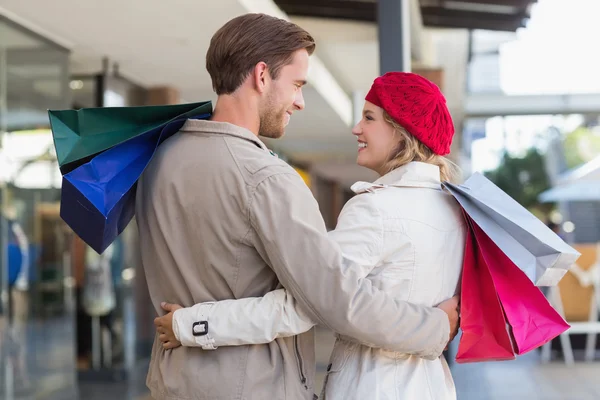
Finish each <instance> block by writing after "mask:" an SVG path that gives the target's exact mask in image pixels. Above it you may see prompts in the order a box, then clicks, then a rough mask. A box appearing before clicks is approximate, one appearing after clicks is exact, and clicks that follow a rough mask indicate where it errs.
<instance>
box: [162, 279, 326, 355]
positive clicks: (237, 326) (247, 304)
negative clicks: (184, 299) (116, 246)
mask: <svg viewBox="0 0 600 400" xmlns="http://www.w3.org/2000/svg"><path fill="white" fill-rule="evenodd" d="M170 314H171V313H170ZM169 318H170V316H169V314H168V315H166V316H164V317H161V318H157V321H159V323H158V324H157V328H158V330H159V332H160V329H161V327H162V328H163V329H167V327H168V321H167V320H168V319H169ZM172 318H173V322H172V333H173V335H174V337H175V338H176V340H177V341H179V342H180V343H181V344H182V345H183V346H195V347H202V348H203V349H205V350H212V349H215V348H217V347H219V346H239V345H245V344H261V343H269V342H272V341H273V340H275V339H276V338H279V337H286V336H294V335H298V334H300V333H304V332H306V331H308V330H310V329H311V328H312V327H313V326H314V325H315V323H314V322H313V321H311V320H310V318H309V317H308V316H307V315H306V313H305V312H303V311H302V309H301V308H300V307H299V306H298V304H297V303H296V301H295V300H294V298H293V297H292V296H291V295H290V294H289V292H288V291H287V290H285V289H278V290H274V291H272V292H269V293H267V294H266V295H264V296H263V297H249V298H244V299H239V300H222V301H217V302H209V303H199V304H196V305H194V306H192V307H187V308H180V309H178V310H177V311H175V312H174V313H173V314H172ZM204 332H206V334H202V333H204ZM171 347H173V346H171Z"/></svg>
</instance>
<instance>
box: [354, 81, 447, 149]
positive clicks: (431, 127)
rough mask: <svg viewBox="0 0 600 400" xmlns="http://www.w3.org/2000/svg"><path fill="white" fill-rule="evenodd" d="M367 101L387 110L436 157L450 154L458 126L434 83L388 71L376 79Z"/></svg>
mask: <svg viewBox="0 0 600 400" xmlns="http://www.w3.org/2000/svg"><path fill="white" fill-rule="evenodd" d="M365 100H367V101H369V102H371V103H373V104H375V105H376V106H378V107H381V108H383V109H384V110H385V111H386V112H387V113H388V114H389V115H390V117H392V118H393V119H394V120H395V121H396V122H397V123H399V124H400V125H401V126H402V127H403V128H404V129H406V130H407V131H408V132H409V133H410V134H411V135H413V136H414V137H416V138H417V139H419V140H420V141H421V142H422V143H423V144H425V145H426V146H427V147H429V148H430V149H431V150H432V151H433V152H434V153H435V154H439V155H442V156H444V155H446V154H448V153H450V145H451V144H452V137H453V136H454V124H453V123H452V117H451V116H450V112H449V111H448V107H447V106H446V99H445V98H444V95H443V94H442V92H441V91H440V89H439V88H438V87H437V86H436V85H435V84H434V83H433V82H430V81H429V80H427V79H425V78H423V77H422V76H419V75H417V74H412V73H409V72H388V73H387V74H385V75H383V76H380V77H379V78H377V79H375V81H374V82H373V86H372V87H371V90H370V91H369V93H367V96H366V97H365Z"/></svg>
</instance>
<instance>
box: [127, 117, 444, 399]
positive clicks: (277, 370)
mask: <svg viewBox="0 0 600 400" xmlns="http://www.w3.org/2000/svg"><path fill="white" fill-rule="evenodd" d="M136 218H137V222H138V227H139V234H140V244H141V251H142V263H143V266H144V271H145V274H146V279H147V282H148V287H149V290H150V296H151V299H152V302H153V304H154V307H155V309H156V311H157V313H159V314H162V312H161V309H160V302H161V301H167V302H171V303H179V304H182V305H184V306H192V305H194V304H196V303H202V302H209V301H216V300H225V299H240V298H247V297H259V296H263V295H265V294H266V293H268V292H270V291H272V290H275V289H278V288H281V287H282V286H283V287H285V288H286V289H287V290H288V291H289V292H290V294H291V295H292V296H293V298H294V299H295V301H297V303H298V304H297V307H296V308H297V309H298V310H301V312H303V313H306V315H307V317H308V318H309V319H310V320H312V321H315V322H318V323H321V324H323V325H325V326H327V327H329V328H330V329H331V330H333V331H336V332H339V333H340V334H343V335H347V336H351V337H353V338H356V339H357V340H359V341H362V342H365V343H369V344H371V345H372V346H375V347H383V348H387V349H391V350H395V351H399V352H402V353H407V354H417V355H422V356H428V357H432V356H436V355H439V354H441V352H442V349H443V348H444V346H445V344H446V342H447V341H448V337H449V324H448V319H447V317H446V314H445V313H444V312H443V311H441V310H439V309H436V308H431V307H428V306H419V305H414V304H410V303H407V302H403V301H400V300H398V299H395V298H394V297H393V296H391V295H388V294H386V293H384V292H383V291H382V290H380V289H379V288H377V287H375V286H374V285H373V283H372V282H371V281H370V280H369V279H366V277H365V275H364V273H363V272H362V270H361V268H360V267H359V266H357V265H356V263H355V261H353V260H350V259H346V258H344V257H343V256H342V253H341V250H340V247H339V245H338V244H337V243H336V242H335V241H333V240H332V239H331V238H329V237H328V235H327V232H326V229H325V225H324V223H323V220H322V217H321V214H320V212H319V208H318V205H317V203H316V201H315V199H314V197H313V196H312V194H311V192H310V190H309V189H308V188H307V187H306V185H305V184H304V182H303V181H302V179H301V178H300V176H299V175H298V174H297V173H296V172H295V171H294V170H293V169H292V168H291V167H290V166H289V165H287V164H286V163H285V162H283V161H281V160H279V159H278V158H276V157H274V156H273V155H271V154H270V152H269V151H268V150H267V148H266V147H265V146H264V144H263V143H262V142H261V141H260V140H258V138H257V137H256V136H255V135H253V134H252V133H251V132H249V131H247V130H245V129H243V128H240V127H237V126H234V125H231V124H227V123H218V122H211V121H201V120H189V121H187V122H186V124H185V125H184V127H183V128H182V130H181V132H180V133H179V134H177V135H175V136H174V137H172V138H171V139H169V140H168V141H167V142H165V143H164V144H163V145H161V147H160V148H159V150H158V153H157V155H156V156H155V158H154V159H153V161H152V162H151V164H150V165H149V167H148V169H147V170H146V171H145V172H144V175H143V176H142V179H141V180H140V182H139V186H138V191H137V204H136ZM372 234H374V232H372V231H369V230H366V231H365V235H367V236H369V235H372ZM375 310H376V312H374V311H375ZM210 324H211V318H210V315H206V316H201V318H200V319H199V320H198V321H195V322H194V323H193V324H192V325H193V326H190V327H188V328H187V329H189V330H190V331H191V332H195V333H196V334H197V335H202V336H196V337H199V338H203V340H204V344H203V346H204V347H205V348H207V349H209V348H213V347H214V343H212V341H211V336H210V333H211V327H210ZM406 327H410V329H409V330H408V331H407V329H406ZM314 373H315V361H314V343H313V332H312V330H309V331H308V332H306V333H304V334H301V335H297V336H292V337H289V338H281V339H276V340H275V341H273V342H270V343H268V344H263V345H245V346H237V347H223V348H219V349H217V350H214V351H204V350H202V349H200V348H189V347H179V348H177V349H174V350H171V351H164V350H163V349H162V347H161V346H160V343H159V341H158V338H156V339H155V343H154V348H153V351H152V360H151V363H150V370H149V373H148V379H147V383H148V386H149V387H150V389H151V391H152V395H153V396H154V397H155V398H156V399H159V400H161V399H169V400H175V399H177V400H183V399H186V400H187V399H197V400H209V399H210V400H232V399H239V400H242V399H244V400H251V399H253V400H254V399H256V400H265V399H285V400H296V399H299V400H300V399H307V400H309V399H312V398H313V392H314V389H313V385H314Z"/></svg>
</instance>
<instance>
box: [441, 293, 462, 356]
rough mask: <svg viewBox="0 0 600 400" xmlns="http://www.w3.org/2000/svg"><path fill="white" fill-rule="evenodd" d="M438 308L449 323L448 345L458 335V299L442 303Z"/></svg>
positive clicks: (456, 297)
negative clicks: (444, 314)
mask: <svg viewBox="0 0 600 400" xmlns="http://www.w3.org/2000/svg"><path fill="white" fill-rule="evenodd" d="M438 308H439V309H441V310H442V311H444V312H445V313H446V315H447V316H448V321H449V322H450V340H449V341H448V343H450V342H451V341H453V340H454V338H455V337H456V335H457V334H458V327H459V325H460V318H459V312H460V297H459V296H454V297H453V298H451V299H448V300H446V301H443V302H441V303H440V304H439V305H438ZM447 349H448V347H446V350H447Z"/></svg>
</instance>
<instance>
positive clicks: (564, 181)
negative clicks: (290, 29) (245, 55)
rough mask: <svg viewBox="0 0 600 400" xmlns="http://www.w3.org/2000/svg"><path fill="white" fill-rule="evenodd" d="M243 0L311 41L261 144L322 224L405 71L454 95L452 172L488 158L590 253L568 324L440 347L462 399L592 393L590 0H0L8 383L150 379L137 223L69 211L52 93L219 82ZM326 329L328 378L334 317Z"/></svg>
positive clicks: (0, 333)
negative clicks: (225, 42) (72, 225)
mask: <svg viewBox="0 0 600 400" xmlns="http://www.w3.org/2000/svg"><path fill="white" fill-rule="evenodd" d="M247 12H263V13H267V14H271V15H275V16H279V17H282V18H287V19H290V20H291V21H293V22H295V23H297V24H299V25H300V26H302V27H303V28H305V29H307V30H308V31H309V32H310V33H311V34H312V35H313V36H314V37H315V39H316V40H317V50H316V54H315V55H314V56H313V57H312V65H311V70H310V73H309V84H308V86H307V87H306V89H305V99H306V110H305V111H303V112H302V114H301V115H300V116H299V117H298V118H294V119H293V120H292V122H291V124H290V125H289V127H288V129H287V134H286V136H285V138H284V139H281V140H278V141H275V142H274V141H269V142H268V145H269V146H270V147H271V148H272V149H273V150H274V151H275V152H276V153H278V155H279V156H280V157H282V158H283V159H285V160H286V161H288V162H289V163H290V164H291V165H292V166H294V167H295V168H296V169H297V170H298V171H299V172H300V174H301V175H302V176H303V178H304V179H305V181H306V183H307V185H308V186H309V187H310V188H311V190H312V191H313V193H314V195H315V196H316V198H317V200H318V202H319V205H320V208H321V211H322V214H323V217H324V219H325V221H326V224H327V226H328V228H330V229H333V228H334V227H335V224H336V218H337V216H338V214H339V212H340V210H341V208H342V206H343V204H344V203H345V202H346V201H347V200H348V199H349V198H350V197H351V196H352V194H351V191H350V189H349V188H350V185H351V184H352V183H354V182H355V181H357V180H369V179H373V178H374V177H373V175H372V173H371V172H369V171H367V170H364V169H362V168H360V167H357V166H356V165H355V164H354V160H355V157H356V150H357V149H356V142H355V140H354V139H353V138H352V136H351V133H350V130H351V127H352V126H353V124H354V122H355V121H356V120H357V119H358V118H360V112H361V110H362V105H363V99H364V95H365V94H366V92H367V91H368V89H369V87H370V85H371V83H372V81H373V79H374V78H375V77H376V76H378V75H380V74H382V73H385V72H387V71H391V70H396V71H398V70H405V71H408V70H412V71H413V72H416V73H419V74H421V75H424V76H425V77H427V78H429V79H430V80H432V81H434V82H435V83H437V84H438V85H439V86H440V87H441V88H442V90H443V92H444V93H445V95H446V98H447V101H448V105H449V108H450V110H451V112H452V115H453V118H454V122H455V125H456V128H457V135H456V137H455V140H454V143H453V149H452V154H451V158H452V159H453V160H454V161H455V162H456V163H457V164H459V166H460V167H461V169H462V171H463V177H465V178H466V177H468V176H469V175H470V174H471V173H473V172H482V173H485V174H486V176H488V177H489V178H490V179H491V180H493V181H494V182H495V183H496V184H498V185H499V186H500V187H501V188H502V189H504V190H505V191H506V192H507V193H509V194H510V195H511V196H512V197H513V198H515V199H516V200H518V201H519V202H520V203H521V204H522V205H524V206H525V207H527V208H528V209H530V210H531V211H532V212H533V213H535V214H536V215H537V216H538V217H539V218H540V219H542V220H543V221H544V222H545V223H547V224H548V226H550V227H552V229H554V230H555V231H556V232H557V233H559V234H560V235H561V236H562V237H563V238H564V239H565V240H566V241H567V242H569V243H571V244H572V245H573V246H575V247H576V248H577V249H578V250H579V251H580V252H581V253H582V257H581V258H580V260H579V261H578V263H577V266H576V268H574V269H573V271H571V272H569V273H568V274H567V276H566V277H565V278H564V279H563V280H562V281H561V283H560V285H559V287H558V288H556V289H553V290H549V291H546V294H547V296H548V298H549V299H550V301H551V302H552V304H553V305H554V306H555V307H556V308H557V309H558V310H559V311H560V312H562V313H563V314H564V315H565V317H566V318H567V320H568V321H569V322H570V323H571V325H572V328H571V329H570V330H569V331H568V332H567V333H566V334H565V335H563V336H561V337H560V338H559V339H557V340H555V341H554V342H553V343H552V344H550V345H548V346H545V347H544V348H543V349H542V350H541V351H534V352H532V353H530V354H528V355H526V356H522V357H519V359H518V360H517V361H511V362H503V363H484V364H468V365H457V364H455V363H453V362H452V360H453V358H454V353H455V347H451V348H450V350H449V351H448V353H447V354H446V356H447V358H448V360H449V362H450V363H451V368H452V370H453V375H454V377H455V380H456V385H457V391H458V398H459V399H461V400H486V399H493V400H496V399H527V400H529V399H561V400H564V399H577V400H580V399H581V400H584V399H599V398H600V380H599V379H598V376H600V375H599V374H600V355H598V351H597V349H598V347H600V343H598V342H597V341H596V336H597V334H598V333H599V332H600V323H599V322H598V312H599V311H598V302H599V301H600V119H599V116H600V75H599V72H598V71H600V52H599V51H598V46H599V45H598V29H597V27H595V26H597V25H596V24H597V22H598V16H600V1H598V0H569V1H566V0H537V1H535V0H379V1H377V0H221V1H218V2H208V1H191V0H171V1H168V2H165V1H158V0H118V1H117V0H103V1H99V0H85V1H76V0H60V1H40V0H0V189H1V190H0V203H1V208H0V210H1V213H0V214H1V218H0V222H1V223H0V358H1V360H0V399H7V400H8V399H11V400H12V399H44V400H46V399H61V400H62V399H65V400H70V399H86V400H87V399H96V398H98V399H100V398H102V399H104V398H106V397H108V396H111V397H112V398H113V399H146V398H147V396H148V394H147V390H146V388H145V385H144V381H145V373H146V370H147V365H148V357H149V354H150V346H151V343H152V340H153V337H154V327H153V324H152V320H153V318H154V311H153V309H152V307H151V305H150V302H149V299H148V293H147V289H146V283H145V279H144V276H143V274H142V272H141V269H140V262H139V254H138V248H137V244H136V238H137V232H136V226H135V223H132V224H130V226H129V227H128V228H127V230H126V231H125V232H124V233H123V234H122V235H121V236H120V237H119V238H118V240H117V241H116V242H115V243H114V244H113V245H112V246H111V247H110V248H109V250H108V251H107V252H105V253H104V254H103V255H102V256H98V255H97V254H96V253H94V252H93V250H90V249H89V248H88V247H87V246H86V245H85V244H84V243H83V242H82V241H81V240H80V239H79V238H77V237H76V236H75V235H74V234H73V233H72V231H71V230H70V229H69V228H68V227H67V226H66V225H65V224H64V223H63V222H62V220H61V219H60V216H59V209H60V187H61V175H60V172H59V170H58V166H57V162H56V158H55V153H54V149H53V143H52V137H51V133H50V130H49V121H48V117H47V110H48V109H67V108H82V107H109V106H133V105H157V104H174V103H181V102H192V101H203V100H213V101H214V100H215V96H214V94H213V92H212V90H211V83H210V79H209V76H208V74H207V73H206V71H205V68H204V61H205V60H204V57H205V53H206V50H207V48H208V43H209V40H210V38H211V36H212V35H213V33H214V32H215V31H216V30H217V29H218V28H219V27H220V26H221V25H223V24H224V23H225V22H226V21H228V20H229V19H231V18H233V17H235V16H237V15H240V14H243V13H247ZM317 333H318V341H317V354H318V362H319V364H318V371H319V374H318V375H319V376H318V377H319V385H320V384H321V382H322V378H323V373H324V371H325V367H326V365H327V360H328V357H329V352H330V349H331V345H332V343H333V336H332V334H331V332H328V331H326V330H324V329H318V332H317ZM317 389H320V387H318V388H317ZM415 400H418V399H415Z"/></svg>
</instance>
